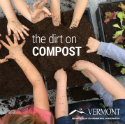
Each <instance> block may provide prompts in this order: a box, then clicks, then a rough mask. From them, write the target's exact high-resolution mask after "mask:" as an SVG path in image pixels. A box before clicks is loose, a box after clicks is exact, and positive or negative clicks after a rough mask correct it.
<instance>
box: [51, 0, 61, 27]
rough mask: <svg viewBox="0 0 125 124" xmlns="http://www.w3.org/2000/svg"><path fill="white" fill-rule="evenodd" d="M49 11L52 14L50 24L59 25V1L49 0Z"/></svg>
mask: <svg viewBox="0 0 125 124" xmlns="http://www.w3.org/2000/svg"><path fill="white" fill-rule="evenodd" d="M50 9H51V12H52V13H53V17H52V22H53V25H54V26H59V25H60V24H61V12H60V0H51V1H50Z"/></svg>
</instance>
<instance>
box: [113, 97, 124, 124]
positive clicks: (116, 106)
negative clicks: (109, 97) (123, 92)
mask: <svg viewBox="0 0 125 124" xmlns="http://www.w3.org/2000/svg"><path fill="white" fill-rule="evenodd" d="M113 110H116V111H117V113H116V117H119V118H120V121H119V122H122V123H124V124H125V99H119V100H115V101H114V102H113Z"/></svg>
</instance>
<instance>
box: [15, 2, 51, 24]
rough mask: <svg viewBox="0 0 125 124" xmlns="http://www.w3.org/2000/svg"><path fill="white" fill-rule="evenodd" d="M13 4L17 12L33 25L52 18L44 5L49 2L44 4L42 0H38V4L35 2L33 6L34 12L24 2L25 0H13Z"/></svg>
mask: <svg viewBox="0 0 125 124" xmlns="http://www.w3.org/2000/svg"><path fill="white" fill-rule="evenodd" d="M13 2H14V5H15V7H16V8H17V10H18V11H19V12H20V13H21V14H22V15H23V16H24V17H25V18H26V19H27V20H29V21H30V22H32V23H37V22H39V21H41V20H43V19H44V18H46V17H50V16H51V13H50V11H49V10H48V9H47V8H46V7H44V5H45V4H46V3H47V0H44V1H43V2H40V0H38V1H37V2H35V3H34V4H33V11H32V10H31V9H30V7H29V6H28V5H27V4H26V3H25V2H24V0H13ZM44 12H45V13H44Z"/></svg>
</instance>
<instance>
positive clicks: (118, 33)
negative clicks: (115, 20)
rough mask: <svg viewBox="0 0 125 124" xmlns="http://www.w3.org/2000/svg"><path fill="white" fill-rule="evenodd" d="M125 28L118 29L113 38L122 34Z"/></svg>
mask: <svg viewBox="0 0 125 124" xmlns="http://www.w3.org/2000/svg"><path fill="white" fill-rule="evenodd" d="M123 31H124V30H121V31H116V33H115V34H114V36H113V37H112V38H114V39H116V37H117V36H119V35H122V34H123Z"/></svg>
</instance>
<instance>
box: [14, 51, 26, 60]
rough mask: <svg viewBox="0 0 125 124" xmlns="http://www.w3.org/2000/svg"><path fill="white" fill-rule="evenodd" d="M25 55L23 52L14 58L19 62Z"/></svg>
mask: <svg viewBox="0 0 125 124" xmlns="http://www.w3.org/2000/svg"><path fill="white" fill-rule="evenodd" d="M24 56H25V55H24V54H23V53H20V54H15V55H14V57H13V59H14V60H15V61H16V62H17V61H18V60H19V59H20V58H22V57H24Z"/></svg>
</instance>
